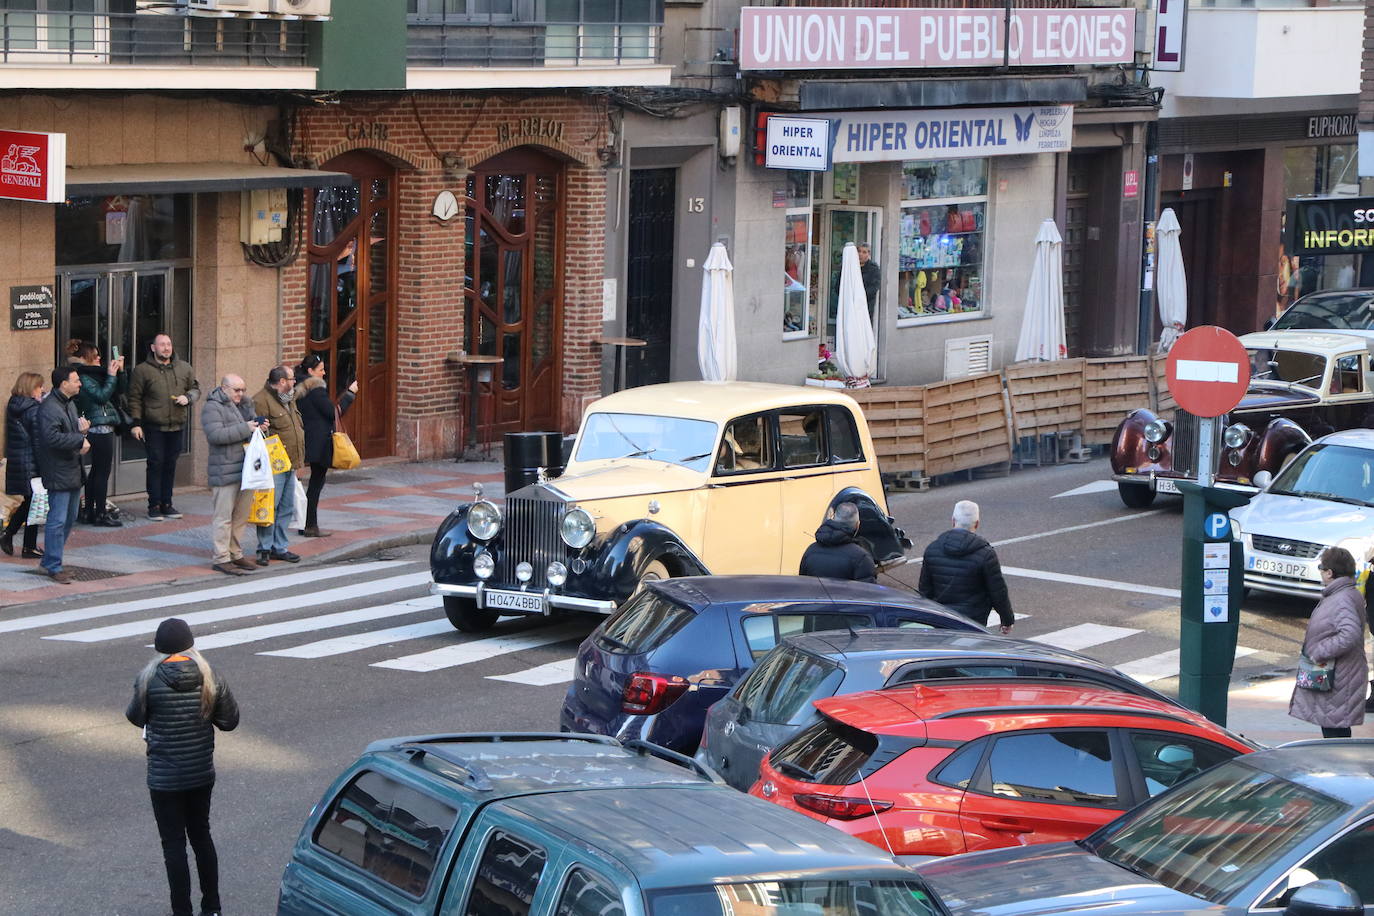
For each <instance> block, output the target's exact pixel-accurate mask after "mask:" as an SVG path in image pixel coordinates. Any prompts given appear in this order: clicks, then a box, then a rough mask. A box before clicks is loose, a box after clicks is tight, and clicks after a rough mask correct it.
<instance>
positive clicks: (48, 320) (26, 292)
mask: <svg viewBox="0 0 1374 916" xmlns="http://www.w3.org/2000/svg"><path fill="white" fill-rule="evenodd" d="M52 312H53V294H52V287H51V286H11V287H10V330H11V331H50V330H52Z"/></svg>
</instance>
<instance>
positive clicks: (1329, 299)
mask: <svg viewBox="0 0 1374 916" xmlns="http://www.w3.org/2000/svg"><path fill="white" fill-rule="evenodd" d="M1316 329H1322V330H1325V329H1336V330H1341V331H1349V330H1354V331H1367V330H1374V295H1371V294H1370V293H1369V291H1368V290H1365V291H1363V292H1358V293H1350V294H1348V295H1345V296H1335V295H1333V296H1319V297H1317V298H1315V299H1311V300H1307V301H1302V302H1295V303H1294V304H1293V305H1292V307H1291V308H1289V309H1288V311H1286V312H1284V313H1283V314H1282V315H1280V316H1279V320H1278V321H1275V322H1274V330H1276V331H1292V330H1316Z"/></svg>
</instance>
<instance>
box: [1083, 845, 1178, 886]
mask: <svg viewBox="0 0 1374 916" xmlns="http://www.w3.org/2000/svg"><path fill="white" fill-rule="evenodd" d="M1077 842H1078V844H1079V845H1080V846H1081V845H1083V841H1082V840H1078V841H1077ZM1083 848H1085V849H1087V847H1086V846H1084V847H1083ZM1088 851H1089V852H1091V853H1093V855H1095V856H1097V857H1098V858H1099V859H1101V860H1102V861H1104V862H1110V863H1112V864H1113V865H1115V866H1116V867H1117V868H1124V869H1126V871H1128V872H1130V873H1131V874H1133V875H1139V876H1140V877H1142V878H1144V879H1145V880H1146V881H1152V882H1154V883H1156V884H1159V883H1161V882H1160V880H1159V879H1158V878H1156V877H1155V876H1154V875H1152V874H1150V873H1149V872H1148V871H1146V870H1145V869H1143V868H1141V867H1140V866H1139V865H1135V864H1133V863H1131V862H1123V861H1121V860H1120V859H1113V858H1112V857H1111V856H1109V855H1104V854H1103V853H1102V851H1101V849H1100V848H1099V849H1096V850H1088Z"/></svg>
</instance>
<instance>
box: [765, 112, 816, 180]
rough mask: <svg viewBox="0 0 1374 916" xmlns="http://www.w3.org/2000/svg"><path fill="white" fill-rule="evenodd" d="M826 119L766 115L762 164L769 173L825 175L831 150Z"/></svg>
mask: <svg viewBox="0 0 1374 916" xmlns="http://www.w3.org/2000/svg"><path fill="white" fill-rule="evenodd" d="M831 126H832V125H831V123H830V121H829V119H827V118H793V117H789V116H786V115H770V116H769V118H768V127H767V131H766V137H767V143H768V145H767V147H766V148H765V149H764V154H763V164H764V165H766V166H767V167H768V168H770V169H798V170H800V171H804V172H825V171H829V169H830V153H831V149H832V147H833V146H834V139H833V135H832V134H831V131H830V128H831Z"/></svg>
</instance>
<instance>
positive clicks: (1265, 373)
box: [1250, 347, 1326, 388]
mask: <svg viewBox="0 0 1374 916" xmlns="http://www.w3.org/2000/svg"><path fill="white" fill-rule="evenodd" d="M1325 377H1326V357H1325V356H1322V355H1320V354H1318V353H1304V352H1302V351H1301V350H1269V349H1265V348H1263V347H1259V348H1254V349H1251V350H1250V379H1251V381H1256V382H1288V383H1290V384H1293V385H1305V386H1307V387H1308V388H1321V384H1322V379H1323V378H1325Z"/></svg>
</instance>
